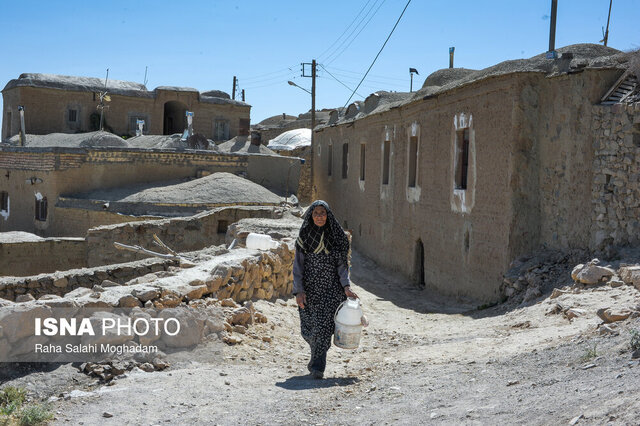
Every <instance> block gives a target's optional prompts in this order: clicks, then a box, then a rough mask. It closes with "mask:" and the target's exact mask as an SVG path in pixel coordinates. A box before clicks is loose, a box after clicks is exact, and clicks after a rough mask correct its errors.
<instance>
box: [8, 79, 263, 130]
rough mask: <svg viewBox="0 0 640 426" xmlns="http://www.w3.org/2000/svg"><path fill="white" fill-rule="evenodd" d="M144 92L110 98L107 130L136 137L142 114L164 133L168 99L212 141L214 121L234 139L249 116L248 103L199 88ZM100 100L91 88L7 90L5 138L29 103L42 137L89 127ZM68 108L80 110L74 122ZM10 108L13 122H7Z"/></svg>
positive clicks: (29, 126) (28, 117) (29, 121)
mask: <svg viewBox="0 0 640 426" xmlns="http://www.w3.org/2000/svg"><path fill="white" fill-rule="evenodd" d="M144 95H145V96H140V97H136V96H123V95H117V94H110V95H109V96H110V97H111V102H106V103H105V105H107V106H108V107H109V108H108V109H105V113H104V120H105V123H106V126H105V128H107V129H111V130H112V131H113V133H115V134H118V135H135V129H131V128H130V117H131V116H132V115H133V116H136V115H142V116H144V117H145V121H146V125H147V129H148V133H149V134H155V135H161V134H163V133H164V107H165V103H166V102H169V101H176V102H180V103H182V104H183V105H184V106H186V109H187V110H189V111H193V112H194V121H193V127H194V130H195V131H196V132H198V133H202V134H204V135H205V136H206V137H207V138H210V139H211V138H213V131H214V121H215V120H216V119H224V120H229V138H233V137H235V136H238V135H239V123H240V120H241V119H244V120H249V118H250V109H251V107H250V106H249V105H246V106H243V105H232V104H213V103H207V102H201V101H200V96H199V94H198V93H197V92H189V91H174V90H156V92H155V97H154V92H148V93H145V94H144ZM99 102H100V101H99V98H98V97H97V95H94V93H91V92H80V91H72V90H61V89H47V88H40V87H24V86H22V87H15V88H13V89H9V90H7V91H5V93H3V104H4V105H3V106H4V109H3V111H4V112H3V114H4V116H3V124H2V126H3V128H2V138H3V139H4V138H6V136H7V135H8V134H9V133H10V134H11V136H13V135H15V134H18V132H19V131H20V117H19V115H18V105H22V106H24V107H25V129H26V132H27V133H29V134H41V135H42V134H48V133H76V132H88V131H91V130H92V129H91V127H90V116H91V114H93V113H94V112H98V113H99V111H98V110H97V109H96V106H97V105H98V104H99ZM70 108H72V109H76V110H77V111H78V118H77V121H76V122H75V123H70V122H69V121H68V117H67V114H68V112H67V111H68V109H70ZM9 111H11V122H9V121H7V120H6V117H7V112H9ZM185 123H186V121H185ZM185 128H186V126H185ZM93 130H95V129H93Z"/></svg>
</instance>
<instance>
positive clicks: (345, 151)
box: [342, 143, 349, 179]
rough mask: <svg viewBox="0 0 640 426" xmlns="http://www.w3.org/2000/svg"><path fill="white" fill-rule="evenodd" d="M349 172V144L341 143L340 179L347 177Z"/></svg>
mask: <svg viewBox="0 0 640 426" xmlns="http://www.w3.org/2000/svg"><path fill="white" fill-rule="evenodd" d="M348 172H349V144H348V143H344V144H342V179H346V178H347V174H348Z"/></svg>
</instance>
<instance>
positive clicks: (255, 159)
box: [0, 148, 300, 236]
mask: <svg viewBox="0 0 640 426" xmlns="http://www.w3.org/2000/svg"><path fill="white" fill-rule="evenodd" d="M203 172H207V173H215V172H229V173H234V174H238V173H241V172H245V173H246V177H247V178H248V179H250V180H252V181H253V182H256V183H258V184H262V185H264V186H266V187H268V188H269V189H271V190H274V191H276V192H282V193H284V190H285V186H286V184H287V179H289V180H290V182H289V185H290V187H291V188H292V191H295V189H297V181H298V174H299V172H300V163H299V161H295V160H293V159H291V158H287V157H280V156H273V155H242V154H216V153H212V152H206V151H190V152H176V151H151V150H146V151H145V150H113V149H91V150H84V149H72V148H67V149H33V148H26V149H25V148H11V149H8V150H5V151H0V176H1V177H0V191H6V192H8V194H9V198H10V209H9V211H8V212H6V213H3V214H2V215H1V216H0V232H6V231H12V230H21V231H27V232H32V233H35V234H38V235H40V236H84V232H85V231H86V230H87V229H88V227H84V226H85V225H84V224H86V225H87V226H95V225H96V224H105V223H118V222H122V221H123V220H120V221H119V220H117V218H114V216H113V215H107V214H104V215H103V214H100V213H97V212H93V213H89V212H87V213H86V214H84V215H82V214H79V213H78V212H75V211H72V210H71V209H63V208H54V207H55V205H56V202H57V200H58V197H59V196H60V195H71V194H77V193H85V192H88V191H91V190H94V189H108V188H114V187H124V186H128V185H132V184H135V183H143V182H164V181H170V180H175V179H181V178H185V177H199V176H201V175H202V174H203ZM37 194H40V196H43V197H47V201H48V206H49V207H48V215H47V218H46V220H45V221H38V220H36V219H35V198H36V196H37ZM205 207H206V206H205ZM141 214H144V212H141ZM103 219H104V220H105V221H106V222H102V223H100V222H99V221H101V220H103ZM126 220H128V219H126Z"/></svg>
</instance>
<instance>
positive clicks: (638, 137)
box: [590, 103, 640, 250]
mask: <svg viewBox="0 0 640 426" xmlns="http://www.w3.org/2000/svg"><path fill="white" fill-rule="evenodd" d="M593 129H594V138H593V149H594V151H595V155H594V159H593V181H592V185H591V209H592V211H591V220H592V224H591V241H590V246H591V248H592V249H596V250H602V249H605V248H606V247H607V246H609V245H624V244H638V242H640V104H638V103H636V104H628V105H625V104H617V105H596V106H594V107H593Z"/></svg>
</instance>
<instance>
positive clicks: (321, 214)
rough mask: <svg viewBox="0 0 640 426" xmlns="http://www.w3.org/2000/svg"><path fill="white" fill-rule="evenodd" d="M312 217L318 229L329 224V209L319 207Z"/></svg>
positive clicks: (314, 210)
mask: <svg viewBox="0 0 640 426" xmlns="http://www.w3.org/2000/svg"><path fill="white" fill-rule="evenodd" d="M311 216H312V217H313V223H315V224H316V226H318V227H319V226H324V224H325V223H327V209H325V208H324V207H322V206H318V207H316V208H315V209H313V213H311Z"/></svg>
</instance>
